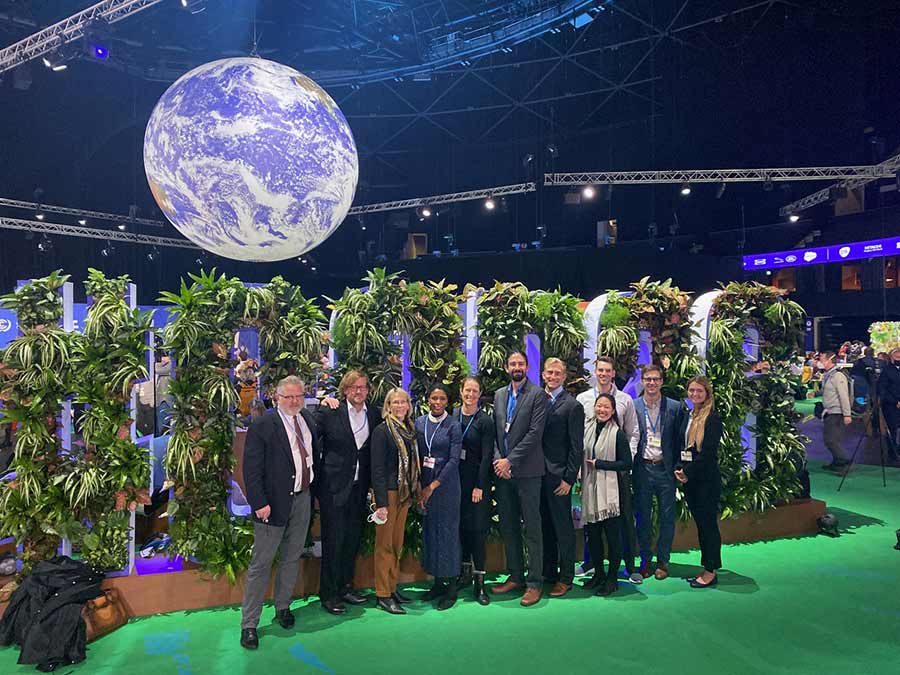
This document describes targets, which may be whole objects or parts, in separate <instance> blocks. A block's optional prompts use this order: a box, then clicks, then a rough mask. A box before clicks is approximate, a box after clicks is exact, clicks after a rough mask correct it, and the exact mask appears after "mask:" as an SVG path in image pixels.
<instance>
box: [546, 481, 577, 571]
mask: <svg viewBox="0 0 900 675" xmlns="http://www.w3.org/2000/svg"><path fill="white" fill-rule="evenodd" d="M559 481H560V479H559V478H558V477H556V476H552V475H544V477H543V478H542V479H541V531H542V533H543V537H544V580H545V581H549V582H551V583H555V582H557V581H559V582H562V583H564V584H568V585H569V586H571V585H572V580H573V579H574V578H575V523H574V522H573V521H572V492H571V490H570V491H569V494H567V495H563V496H561V497H560V496H557V495H555V494H553V491H554V490H555V489H556V488H557V487H559Z"/></svg>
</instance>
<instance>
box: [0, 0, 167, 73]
mask: <svg viewBox="0 0 900 675" xmlns="http://www.w3.org/2000/svg"><path fill="white" fill-rule="evenodd" d="M160 2H162V0H103V2H98V3H97V4H95V5H91V6H90V7H88V8H86V9H83V10H82V11H80V12H78V13H77V14H73V15H72V16H70V17H69V18H67V19H63V20H62V21H59V22H57V23H55V24H53V25H52V26H48V27H47V28H44V29H43V30H40V31H38V32H37V33H35V34H33V35H30V36H28V37H27V38H25V39H24V40H19V41H18V42H16V43H15V44H12V45H10V46H9V47H6V48H4V49H0V73H2V72H4V71H7V70H10V69H11V68H15V67H16V66H17V65H19V64H20V63H24V62H26V61H30V60H31V59H35V58H37V57H39V56H42V55H44V54H47V53H48V52H52V51H53V50H54V49H58V48H59V47H61V46H63V45H64V44H68V43H69V42H74V41H75V40H78V39H80V38H81V37H82V36H83V35H84V29H85V26H87V25H88V24H89V23H90V22H91V21H103V22H105V23H116V22H117V21H121V20H122V19H124V18H126V17H128V16H131V15H132V14H137V13H138V12H141V11H143V10H145V9H147V8H148V7H152V6H153V5H156V4H158V3H160Z"/></svg>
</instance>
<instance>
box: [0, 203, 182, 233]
mask: <svg viewBox="0 0 900 675" xmlns="http://www.w3.org/2000/svg"><path fill="white" fill-rule="evenodd" d="M2 206H6V207H9V208H12V209H23V210H25V211H37V210H38V209H40V210H41V211H46V212H47V213H58V214H60V215H63V216H77V217H78V218H91V219H93V220H109V221H114V222H117V223H129V224H130V223H135V224H138V225H152V226H153V227H166V226H167V225H168V223H166V222H165V221H162V220H152V219H150V218H132V217H131V216H123V215H120V214H117V213H106V212H104V211H89V210H87V209H74V208H69V207H68V206H55V205H53V204H41V203H38V202H25V201H22V200H20V199H6V198H4V197H0V207H2Z"/></svg>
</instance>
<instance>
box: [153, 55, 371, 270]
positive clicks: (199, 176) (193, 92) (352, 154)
mask: <svg viewBox="0 0 900 675" xmlns="http://www.w3.org/2000/svg"><path fill="white" fill-rule="evenodd" d="M144 170H145V172H146V174H147V181H148V182H149V184H150V190H151V191H152V193H153V197H154V198H155V199H156V203H157V204H158V205H159V207H160V208H161V209H162V211H163V213H165V215H166V217H167V218H168V219H169V220H170V221H171V223H172V224H173V225H174V226H175V227H176V228H177V229H178V231H179V232H181V233H182V234H183V235H184V236H186V237H187V238H188V239H190V240H191V241H193V242H194V243H195V244H197V245H198V246H200V247H202V248H204V249H206V250H207V251H210V252H212V253H215V254H218V255H221V256H224V257H226V258H233V259H235V260H247V261H254V262H267V261H275V260H286V259H287V258H291V257H296V256H298V255H300V254H302V253H305V252H306V251H309V250H310V249H313V248H315V247H316V246H318V245H319V244H321V243H322V242H323V241H325V240H326V239H327V238H328V237H329V235H331V233H332V232H334V230H335V229H336V228H337V227H338V226H339V225H340V224H341V222H342V221H343V220H344V218H345V217H346V215H347V211H348V210H349V209H350V204H351V203H352V202H353V195H354V193H355V191H356V182H357V179H358V177H359V160H358V158H357V154H356V143H355V142H354V140H353V135H352V133H351V132H350V127H349V126H348V125H347V120H346V119H344V115H343V114H342V113H341V111H340V109H339V108H338V106H337V104H336V103H335V102H334V100H333V99H332V98H331V97H330V96H329V95H328V94H327V93H326V92H325V90H324V89H322V88H321V87H320V86H319V85H317V84H316V83H315V82H313V81H312V80H311V79H309V78H308V77H306V76H305V75H303V74H302V73H299V72H297V71H296V70H294V69H292V68H289V67H287V66H284V65H281V64H279V63H275V62H273V61H266V60H264V59H259V58H235V59H222V60H220V61H213V62H211V63H207V64H205V65H202V66H200V67H198V68H195V69H194V70H192V71H190V72H188V73H187V74H185V75H183V76H182V77H181V78H180V79H179V80H178V81H177V82H175V83H174V84H173V85H172V86H171V87H169V89H168V90H167V91H166V93H165V94H163V96H162V98H160V100H159V102H158V103H157V104H156V107H155V108H154V110H153V114H152V115H151V116H150V121H149V122H148V124H147V131H146V133H145V135H144Z"/></svg>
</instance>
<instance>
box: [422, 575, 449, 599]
mask: <svg viewBox="0 0 900 675" xmlns="http://www.w3.org/2000/svg"><path fill="white" fill-rule="evenodd" d="M445 591H446V586H445V585H444V582H443V581H441V580H440V579H438V578H437V577H435V579H434V584H433V585H432V586H431V589H430V590H429V591H428V592H426V593H425V595H423V596H422V599H423V600H426V601H431V600H437V599H438V598H441V597H443V596H444V592H445Z"/></svg>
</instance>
